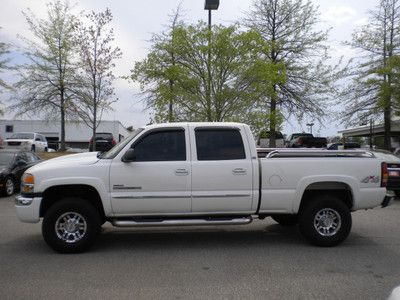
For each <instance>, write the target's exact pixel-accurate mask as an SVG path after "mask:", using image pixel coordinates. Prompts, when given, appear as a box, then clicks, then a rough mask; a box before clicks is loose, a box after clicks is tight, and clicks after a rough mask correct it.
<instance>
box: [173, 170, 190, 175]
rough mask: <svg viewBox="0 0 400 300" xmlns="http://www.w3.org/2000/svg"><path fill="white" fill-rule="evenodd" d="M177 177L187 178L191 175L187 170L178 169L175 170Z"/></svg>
mask: <svg viewBox="0 0 400 300" xmlns="http://www.w3.org/2000/svg"><path fill="white" fill-rule="evenodd" d="M175 175H177V176H186V175H189V171H188V170H186V169H177V170H175Z"/></svg>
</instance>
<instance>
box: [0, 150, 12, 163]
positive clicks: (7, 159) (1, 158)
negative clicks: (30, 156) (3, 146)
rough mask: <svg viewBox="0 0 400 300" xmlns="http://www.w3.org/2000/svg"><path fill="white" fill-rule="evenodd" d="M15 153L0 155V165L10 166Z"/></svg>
mask: <svg viewBox="0 0 400 300" xmlns="http://www.w3.org/2000/svg"><path fill="white" fill-rule="evenodd" d="M14 156H15V153H6V152H3V153H0V165H2V166H6V165H9V164H11V162H12V160H13V159H14Z"/></svg>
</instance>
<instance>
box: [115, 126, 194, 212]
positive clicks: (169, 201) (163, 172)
mask: <svg viewBox="0 0 400 300" xmlns="http://www.w3.org/2000/svg"><path fill="white" fill-rule="evenodd" d="M187 131H188V130H187V126H186V125H184V126H182V127H179V128H178V127H175V128H170V129H168V128H158V129H155V130H151V131H149V132H147V133H145V134H144V135H143V136H142V137H141V138H139V140H138V141H136V142H135V143H133V144H132V146H131V148H133V149H134V156H135V158H134V161H132V162H122V161H121V160H120V159H114V160H113V162H112V164H111V169H110V190H111V201H112V208H113V211H114V213H115V214H116V215H119V216H121V215H146V214H148V215H168V214H182V213H190V210H191V164H190V145H189V142H188V140H189V138H188V137H189V136H188V132H187Z"/></svg>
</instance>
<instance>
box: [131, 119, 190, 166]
mask: <svg viewBox="0 0 400 300" xmlns="http://www.w3.org/2000/svg"><path fill="white" fill-rule="evenodd" d="M171 131H181V132H183V137H184V145H185V159H184V160H146V161H137V162H138V163H146V162H183V161H186V162H187V161H188V157H190V153H188V149H190V145H189V148H188V145H187V140H188V137H187V136H186V129H185V128H184V127H163V128H154V129H150V130H148V131H146V132H145V133H144V134H142V135H141V136H140V137H139V138H138V139H137V140H136V141H134V142H133V143H132V144H131V145H130V147H129V148H128V149H134V148H135V146H136V145H137V144H138V143H139V142H140V141H142V140H143V139H145V138H146V137H147V136H149V135H150V134H153V133H157V132H171ZM135 162H136V161H135Z"/></svg>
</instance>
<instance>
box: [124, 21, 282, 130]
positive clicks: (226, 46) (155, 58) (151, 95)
mask: <svg viewBox="0 0 400 300" xmlns="http://www.w3.org/2000/svg"><path fill="white" fill-rule="evenodd" d="M265 51H268V45H267V44H266V43H265V41H264V40H263V39H262V38H261V36H260V34H259V33H258V32H257V31H255V30H249V31H242V30H240V29H239V27H238V26H237V25H234V26H228V27H225V26H221V25H219V26H213V28H212V31H211V32H210V30H209V28H208V26H207V24H205V23H203V22H199V23H197V24H196V25H186V24H183V23H179V24H178V25H177V24H175V25H174V26H173V29H172V30H171V31H170V32H169V35H167V37H165V36H164V38H159V36H156V38H154V39H153V45H152V49H151V51H150V53H149V54H148V56H147V58H146V59H145V60H144V61H141V62H138V63H136V65H135V68H134V70H133V71H132V77H131V78H132V79H133V80H135V81H138V82H139V83H140V85H141V89H142V91H143V92H144V95H145V96H146V97H147V103H148V105H149V107H151V108H153V109H154V110H155V114H156V121H172V120H177V121H246V122H248V123H250V124H251V125H253V128H260V127H265V123H266V119H268V117H269V116H270V111H269V110H268V109H265V106H263V105H260V104H261V102H260V96H261V95H264V94H265V93H268V94H272V93H273V92H274V91H273V89H272V88H271V86H272V85H273V84H271V82H282V81H284V80H285V78H286V77H285V71H284V66H283V65H282V64H279V63H278V64H272V63H271V62H270V61H269V60H268V59H264V54H263V52H265ZM172 84H173V85H172ZM171 99H173V101H174V111H173V115H174V117H173V119H172V120H171V119H170V118H168V115H167V114H166V111H167V109H166V107H167V106H168V105H169V104H170V103H171Z"/></svg>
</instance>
